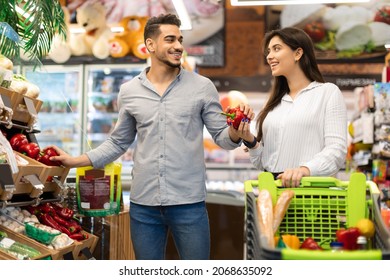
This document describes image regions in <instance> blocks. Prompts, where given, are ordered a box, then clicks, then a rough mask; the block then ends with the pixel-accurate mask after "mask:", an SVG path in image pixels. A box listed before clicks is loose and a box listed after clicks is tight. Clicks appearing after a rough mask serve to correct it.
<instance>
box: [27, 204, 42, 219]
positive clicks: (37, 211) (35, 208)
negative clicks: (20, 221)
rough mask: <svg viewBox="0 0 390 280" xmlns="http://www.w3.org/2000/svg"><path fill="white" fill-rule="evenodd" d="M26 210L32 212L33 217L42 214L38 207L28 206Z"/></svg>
mask: <svg viewBox="0 0 390 280" xmlns="http://www.w3.org/2000/svg"><path fill="white" fill-rule="evenodd" d="M25 209H26V210H27V211H28V212H30V214H31V215H35V216H37V217H38V215H39V214H40V213H41V210H40V209H39V208H38V206H32V205H28V206H26V207H25Z"/></svg>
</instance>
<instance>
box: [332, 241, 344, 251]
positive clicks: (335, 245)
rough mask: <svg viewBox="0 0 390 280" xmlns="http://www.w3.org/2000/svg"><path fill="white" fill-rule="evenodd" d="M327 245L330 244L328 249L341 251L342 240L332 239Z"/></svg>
mask: <svg viewBox="0 0 390 280" xmlns="http://www.w3.org/2000/svg"><path fill="white" fill-rule="evenodd" d="M329 246H330V249H331V251H332V252H342V251H343V242H337V241H334V242H331V243H330V244H329Z"/></svg>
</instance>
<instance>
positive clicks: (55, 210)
mask: <svg viewBox="0 0 390 280" xmlns="http://www.w3.org/2000/svg"><path fill="white" fill-rule="evenodd" d="M26 209H27V210H28V211H29V212H30V213H31V214H34V215H36V216H37V217H38V219H39V221H40V222H41V223H42V224H44V225H47V226H49V227H51V228H54V229H56V230H58V231H60V232H62V233H65V234H66V235H68V236H69V237H70V238H72V239H74V240H78V241H80V240H84V239H87V238H88V234H87V233H85V232H83V231H82V227H81V225H80V223H79V222H78V221H76V220H75V219H74V216H73V215H74V212H73V210H71V209H69V208H66V207H63V206H62V205H61V204H59V203H43V204H40V205H38V206H32V205H30V206H27V207H26Z"/></svg>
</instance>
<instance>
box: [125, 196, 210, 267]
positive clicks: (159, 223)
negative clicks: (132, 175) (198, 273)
mask: <svg viewBox="0 0 390 280" xmlns="http://www.w3.org/2000/svg"><path fill="white" fill-rule="evenodd" d="M169 231H170V232H171V233H172V237H173V240H174V243H175V246H176V249H177V251H178V253H179V256H180V259H182V260H207V259H209V256H210V227H209V219H208V213H207V209H206V203H205V202H199V203H194V204H185V205H173V206H144V205H139V204H135V203H132V202H131V203H130V232H131V241H132V243H133V248H134V253H135V257H136V259H137V260H163V259H165V250H166V245H167V239H168V232H169Z"/></svg>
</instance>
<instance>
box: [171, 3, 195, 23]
mask: <svg viewBox="0 0 390 280" xmlns="http://www.w3.org/2000/svg"><path fill="white" fill-rule="evenodd" d="M172 4H173V6H174V7H175V10H176V13H177V15H178V17H179V18H180V21H181V25H180V30H191V29H192V24H191V19H190V16H189V15H188V12H187V8H186V6H185V5H184V3H183V0H172Z"/></svg>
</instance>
